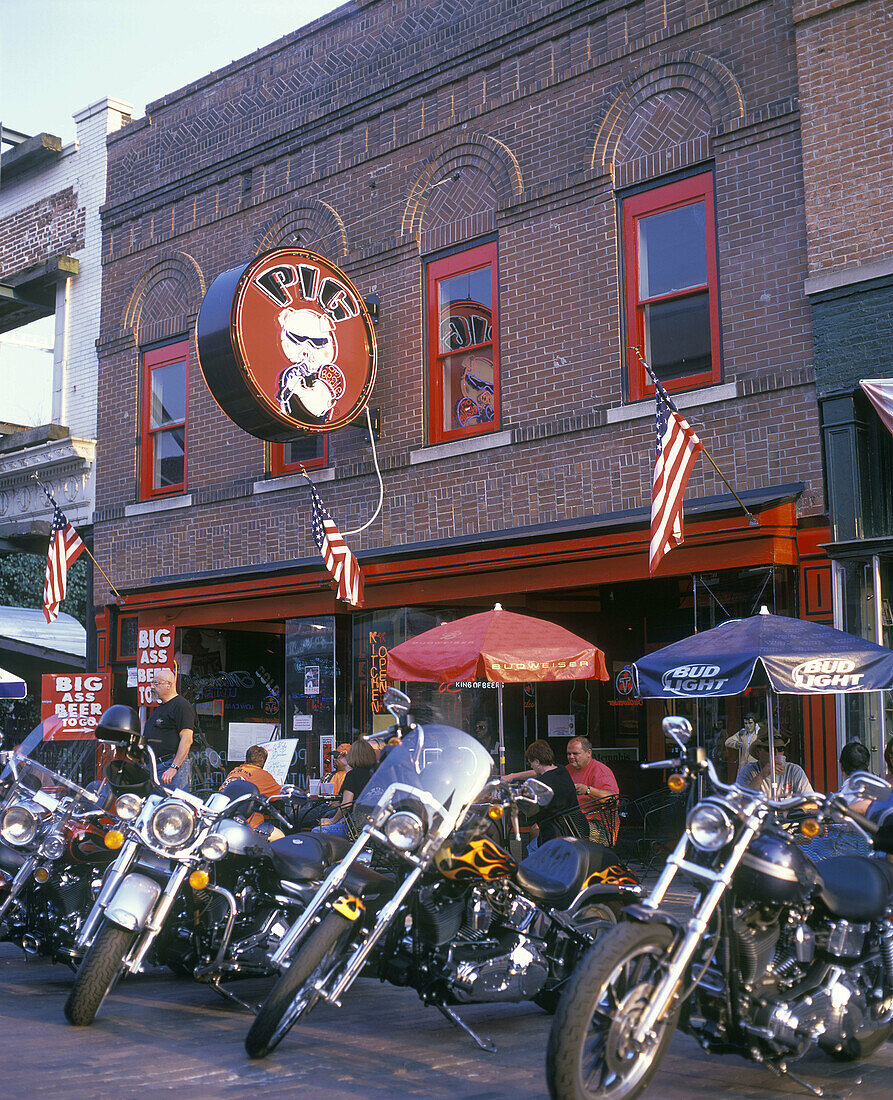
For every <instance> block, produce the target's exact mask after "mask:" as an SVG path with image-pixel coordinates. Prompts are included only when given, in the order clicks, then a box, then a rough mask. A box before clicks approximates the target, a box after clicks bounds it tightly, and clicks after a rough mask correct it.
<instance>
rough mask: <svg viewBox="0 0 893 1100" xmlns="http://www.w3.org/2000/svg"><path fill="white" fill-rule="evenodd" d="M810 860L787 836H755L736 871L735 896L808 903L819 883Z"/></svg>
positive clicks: (780, 834) (788, 902) (789, 903)
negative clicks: (815, 886) (812, 891)
mask: <svg viewBox="0 0 893 1100" xmlns="http://www.w3.org/2000/svg"><path fill="white" fill-rule="evenodd" d="M816 881H817V880H816V873H815V869H814V868H813V866H812V864H811V863H810V861H809V859H808V858H807V857H806V856H805V855H804V854H803V852H801V851H800V849H799V848H798V847H797V845H796V844H795V842H794V841H793V840H791V839H790V838H789V837H787V836H785V835H784V834H783V833H763V834H762V836H756V837H754V839H753V841H751V844H750V847H749V848H748V849H747V851H746V852H745V853H744V855H743V857H742V859H741V863H740V865H739V866H738V869H737V870H736V871H735V877H734V888H735V893H736V894H737V895H738V896H739V897H741V898H746V899H748V900H749V901H758V902H761V901H765V902H773V903H775V904H781V905H793V904H796V903H797V902H800V901H804V900H805V899H806V898H807V897H808V895H809V893H810V891H811V890H812V888H813V886H814V885H815V883H816Z"/></svg>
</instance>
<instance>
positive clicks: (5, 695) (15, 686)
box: [0, 668, 28, 699]
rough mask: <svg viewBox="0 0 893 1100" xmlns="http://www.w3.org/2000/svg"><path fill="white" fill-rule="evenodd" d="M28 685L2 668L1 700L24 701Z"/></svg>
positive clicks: (0, 677)
mask: <svg viewBox="0 0 893 1100" xmlns="http://www.w3.org/2000/svg"><path fill="white" fill-rule="evenodd" d="M27 694H28V685H27V684H26V683H25V681H24V680H23V679H21V677H19V676H14V675H13V674H12V673H11V672H7V671H6V669H5V668H0V699H24V698H25V696H26V695H27Z"/></svg>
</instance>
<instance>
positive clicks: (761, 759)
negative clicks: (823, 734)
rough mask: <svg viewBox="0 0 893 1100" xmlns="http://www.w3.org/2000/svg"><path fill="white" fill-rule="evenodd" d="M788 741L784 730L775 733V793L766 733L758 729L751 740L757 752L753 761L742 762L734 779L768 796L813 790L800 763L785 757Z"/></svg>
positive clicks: (784, 796) (790, 795)
mask: <svg viewBox="0 0 893 1100" xmlns="http://www.w3.org/2000/svg"><path fill="white" fill-rule="evenodd" d="M787 744H788V738H787V737H786V736H785V734H783V733H781V732H778V733H776V734H775V794H774V795H773V794H772V791H771V784H772V770H771V765H770V762H769V734H768V733H766V732H763V731H760V733H759V734H757V736H756V737H755V738H754V739H753V741H751V744H750V751H751V752H752V753H753V754H754V755H755V756H756V758H757V762H756V763H755V764H745V765H744V767H743V768H742V769H741V771H740V772H738V778H737V780H736V783H737V784H738V785H739V786H740V787H750V789H751V790H753V791H761V792H762V793H763V794H764V795H767V796H768V797H769V798H775V799H782V798H791V797H792V796H793V795H795V794H814V793H815V792H814V791H813V789H812V785H811V784H810V782H809V779H807V777H806V772H805V771H804V770H803V769H802V768H801V767H800V765H799V764H791V763H789V762H788V761H786V760H785V757H784V753H783V752H782V751H781V750H782V749H785V748H786V747H787Z"/></svg>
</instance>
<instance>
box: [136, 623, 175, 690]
mask: <svg viewBox="0 0 893 1100" xmlns="http://www.w3.org/2000/svg"><path fill="white" fill-rule="evenodd" d="M174 665H175V662H174V628H173V627H172V626H150V625H147V624H145V623H143V622H142V621H141V622H140V625H139V630H138V632H137V642H136V689H137V693H138V695H139V705H140V706H141V707H150V706H153V705H154V704H155V703H157V702H158V700H157V699H156V698H155V696H154V695H153V693H152V680H153V679H154V677H155V673H156V672H158V670H159V669H162V668H167V669H170V670H171V671H174Z"/></svg>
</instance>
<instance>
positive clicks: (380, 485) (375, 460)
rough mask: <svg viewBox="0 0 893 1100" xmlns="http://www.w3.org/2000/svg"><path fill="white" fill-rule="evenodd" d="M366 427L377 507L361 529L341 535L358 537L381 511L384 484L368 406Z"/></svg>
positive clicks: (355, 528) (357, 528)
mask: <svg viewBox="0 0 893 1100" xmlns="http://www.w3.org/2000/svg"><path fill="white" fill-rule="evenodd" d="M366 426H367V427H368V429H369V443H370V445H371V447H372V461H373V463H374V465H375V472H376V474H378V507H377V508H376V509H375V511H374V512H373V513H372V517H371V519H369V520H367V521H366V522H365V523H364V524H363V526H362V527H354V528H353V530H351V531H342V532H341V533H342V535H358V534H359V533H360V532H361V531H365V530H366V528H367V527H370V526H371V525H372V524H373V523H374V522H375V520H376V518H377V517H378V513H379V512H380V511H381V506H382V504H383V503H384V482H383V481H382V478H381V469H380V467H379V465H378V452H377V451H376V449H375V436H374V434H373V432H372V417H371V416H370V415H369V406H368V405H367V406H366Z"/></svg>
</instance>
